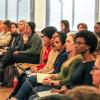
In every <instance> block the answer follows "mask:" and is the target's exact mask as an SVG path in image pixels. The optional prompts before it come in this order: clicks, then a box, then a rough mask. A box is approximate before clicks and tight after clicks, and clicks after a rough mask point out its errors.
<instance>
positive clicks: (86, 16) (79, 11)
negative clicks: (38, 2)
mask: <svg viewBox="0 0 100 100" xmlns="http://www.w3.org/2000/svg"><path fill="white" fill-rule="evenodd" d="M97 1H98V0H47V4H48V2H50V3H49V4H50V5H47V6H49V7H47V12H49V13H48V14H47V22H49V23H46V24H47V25H53V26H56V27H57V28H58V29H59V30H60V20H61V19H66V20H69V23H70V28H71V30H72V31H76V30H77V24H78V23H80V22H83V23H86V24H87V25H88V28H89V30H93V27H94V24H95V21H96V12H98V11H97V9H96V7H97ZM48 8H49V9H48Z"/></svg>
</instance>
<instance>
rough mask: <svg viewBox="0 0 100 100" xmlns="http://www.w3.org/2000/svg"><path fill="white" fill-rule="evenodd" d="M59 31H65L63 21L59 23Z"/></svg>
mask: <svg viewBox="0 0 100 100" xmlns="http://www.w3.org/2000/svg"><path fill="white" fill-rule="evenodd" d="M60 27H61V31H65V25H64V24H63V23H60Z"/></svg>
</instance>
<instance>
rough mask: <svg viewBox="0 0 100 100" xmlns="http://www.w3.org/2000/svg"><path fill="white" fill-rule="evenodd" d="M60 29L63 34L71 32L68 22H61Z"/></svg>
mask: <svg viewBox="0 0 100 100" xmlns="http://www.w3.org/2000/svg"><path fill="white" fill-rule="evenodd" d="M60 28H61V31H62V32H65V33H66V34H67V33H68V32H70V25H69V21H68V20H61V22H60Z"/></svg>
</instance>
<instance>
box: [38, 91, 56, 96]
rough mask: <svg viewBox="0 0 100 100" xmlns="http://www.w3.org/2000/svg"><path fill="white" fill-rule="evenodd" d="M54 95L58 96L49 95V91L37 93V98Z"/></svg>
mask: <svg viewBox="0 0 100 100" xmlns="http://www.w3.org/2000/svg"><path fill="white" fill-rule="evenodd" d="M55 94H58V93H51V90H47V91H42V92H38V95H39V97H44V96H49V95H55Z"/></svg>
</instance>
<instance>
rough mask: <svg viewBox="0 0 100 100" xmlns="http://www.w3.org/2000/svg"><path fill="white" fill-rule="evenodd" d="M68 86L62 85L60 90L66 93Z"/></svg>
mask: <svg viewBox="0 0 100 100" xmlns="http://www.w3.org/2000/svg"><path fill="white" fill-rule="evenodd" d="M67 90H68V88H67V87H66V86H65V85H64V86H62V87H61V89H60V90H59V91H58V92H59V93H60V94H65V93H66V92H67Z"/></svg>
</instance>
